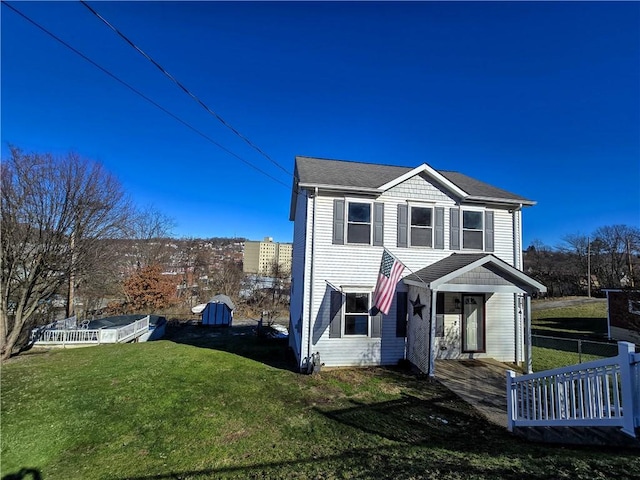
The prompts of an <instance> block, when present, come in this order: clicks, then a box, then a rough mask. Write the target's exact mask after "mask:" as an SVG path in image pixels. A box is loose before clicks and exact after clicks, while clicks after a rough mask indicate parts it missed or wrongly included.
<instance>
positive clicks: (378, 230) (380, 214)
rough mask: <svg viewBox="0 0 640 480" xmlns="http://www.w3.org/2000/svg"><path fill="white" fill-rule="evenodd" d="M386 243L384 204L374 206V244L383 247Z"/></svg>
mask: <svg viewBox="0 0 640 480" xmlns="http://www.w3.org/2000/svg"><path fill="white" fill-rule="evenodd" d="M383 242H384V203H374V204H373V244H374V245H377V246H382V245H383Z"/></svg>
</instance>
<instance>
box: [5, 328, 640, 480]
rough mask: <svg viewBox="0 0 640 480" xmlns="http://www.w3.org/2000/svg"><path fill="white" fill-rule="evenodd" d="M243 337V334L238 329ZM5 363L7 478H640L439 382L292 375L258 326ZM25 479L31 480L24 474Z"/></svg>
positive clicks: (611, 453)
mask: <svg viewBox="0 0 640 480" xmlns="http://www.w3.org/2000/svg"><path fill="white" fill-rule="evenodd" d="M232 332H233V334H231V333H232ZM170 338H171V339H170V340H162V341H157V342H150V343H142V344H129V345H104V346H100V347H89V348H82V349H74V350H64V351H51V352H47V353H40V354H30V355H24V356H21V357H18V358H16V359H13V360H11V361H9V362H8V363H6V364H5V365H3V366H2V378H1V400H2V411H1V421H2V432H1V433H2V438H1V447H2V452H1V454H2V463H1V474H2V475H3V476H4V475H7V474H10V473H14V472H17V471H18V470H20V469H21V468H33V469H36V470H38V471H39V472H40V474H41V478H42V480H55V479H65V480H66V479H93V478H96V479H98V478H99V479H136V480H163V479H167V480H169V479H171V480H174V479H198V480H200V479H209V478H211V479H213V478H215V479H218V478H255V479H271V478H285V479H369V478H376V479H377V478H394V479H439V480H440V479H497V478H499V479H522V478H527V479H530V480H542V479H565V478H566V479H571V480H576V479H585V480H586V479H588V480H594V479H609V478H616V479H638V478H640V455H638V451H637V450H628V451H627V450H623V449H619V448H616V449H613V448H612V449H608V448H587V447H566V448H563V447H559V446H546V445H536V444H530V443H527V442H525V441H523V440H519V439H518V438H515V437H513V436H511V435H510V434H509V433H508V432H507V431H506V430H504V429H502V428H499V427H496V426H494V425H492V424H490V423H488V422H487V421H485V420H484V418H483V417H481V416H479V415H478V414H477V413H476V412H475V411H474V410H473V409H471V407H469V406H468V405H467V404H465V403H464V402H462V401H461V400H460V399H458V397H456V396H454V395H453V394H452V393H450V392H449V391H448V390H447V389H445V388H444V387H442V386H441V385H440V384H438V383H435V382H431V381H428V380H426V379H424V378H421V377H417V376H415V375H412V374H409V373H407V372H404V371H400V370H397V369H387V368H368V369H340V370H332V371H329V370H323V371H322V372H321V373H320V374H319V375H314V376H303V375H300V374H296V373H293V372H291V371H290V370H288V369H286V368H283V367H284V366H285V365H286V361H285V360H286V357H285V343H283V341H281V340H271V339H259V338H257V337H255V336H254V335H252V334H251V329H250V328H248V327H244V328H242V327H234V328H233V329H232V330H231V331H228V330H217V331H215V330H207V329H203V328H202V327H181V328H178V329H176V330H175V331H174V333H173V334H171V335H170ZM27 478H29V477H27Z"/></svg>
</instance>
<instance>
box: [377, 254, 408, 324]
mask: <svg viewBox="0 0 640 480" xmlns="http://www.w3.org/2000/svg"><path fill="white" fill-rule="evenodd" d="M403 270H404V265H403V264H402V263H401V262H400V261H399V260H398V259H396V258H395V257H394V256H393V255H391V254H390V253H389V252H387V250H386V249H385V250H384V252H382V262H380V274H379V275H378V283H377V284H376V290H375V292H374V294H373V304H374V305H375V306H376V308H377V309H378V310H380V311H381V312H382V313H384V314H385V315H386V314H387V313H389V307H390V306H391V301H392V300H393V294H394V292H395V291H396V284H397V283H398V280H400V276H401V275H402V272H403Z"/></svg>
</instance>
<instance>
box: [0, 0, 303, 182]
mask: <svg viewBox="0 0 640 480" xmlns="http://www.w3.org/2000/svg"><path fill="white" fill-rule="evenodd" d="M2 4H3V5H6V6H7V7H9V8H10V9H11V10H13V11H14V12H16V13H17V14H18V15H20V16H21V17H22V18H24V19H25V20H27V21H28V22H29V23H31V24H32V25H34V26H35V27H37V28H39V29H40V30H42V31H43V32H44V33H46V34H47V35H49V36H50V37H51V38H53V39H54V40H56V41H58V42H59V43H61V44H62V45H64V46H65V47H67V48H68V49H69V50H71V51H72V52H74V53H75V54H77V55H79V56H80V57H82V58H83V59H84V60H86V61H87V62H89V63H90V64H92V65H93V66H94V67H96V68H98V69H100V70H102V71H103V72H104V73H106V74H107V75H109V76H110V77H111V78H113V79H114V80H116V81H118V82H119V83H121V84H122V85H124V86H125V87H127V88H128V89H129V90H131V91H132V92H134V93H135V94H136V95H139V96H140V97H142V98H144V99H145V100H146V101H147V102H149V103H151V104H152V105H153V106H155V107H157V108H159V109H160V110H162V111H163V112H164V113H166V114H167V115H169V116H170V117H172V118H174V119H175V120H177V121H178V122H180V123H182V124H183V125H184V126H186V127H187V128H189V129H191V130H192V131H194V132H195V133H197V134H198V135H200V136H201V137H203V138H204V139H206V140H208V141H209V142H211V143H212V144H214V145H215V146H216V147H218V148H220V149H221V150H223V151H225V152H226V153H228V154H229V155H231V156H233V157H234V158H236V159H238V160H240V161H241V162H243V163H245V164H246V165H248V166H249V167H251V168H253V169H254V170H256V171H258V172H260V173H262V174H263V175H265V176H267V177H269V178H270V179H271V180H273V181H274V182H277V183H279V184H280V185H283V186H285V187H286V188H290V186H289V185H287V184H286V183H284V182H282V181H280V180H278V179H277V178H275V177H273V176H271V175H270V174H269V173H267V172H265V171H264V170H262V169H260V168H259V167H256V166H255V165H254V164H252V163H251V162H249V161H248V160H245V159H244V158H242V157H240V156H239V155H237V154H236V153H234V152H232V151H231V150H229V149H228V148H226V147H224V146H223V145H221V144H220V143H218V142H216V141H215V140H213V139H212V138H211V137H209V136H208V135H207V134H205V133H203V132H201V131H200V130H198V129H197V128H195V127H194V126H192V125H191V124H189V123H188V122H187V121H185V120H183V119H181V118H180V117H178V116H177V115H175V114H174V113H172V112H170V111H169V110H167V109H166V108H164V107H163V106H162V105H160V104H158V103H157V102H155V101H154V100H152V99H151V98H149V97H147V96H146V95H145V94H144V93H142V92H140V91H139V90H137V89H136V88H135V87H133V86H131V85H130V84H128V83H127V82H125V81H124V80H122V79H120V78H118V77H117V76H116V75H114V74H113V73H111V72H110V71H109V70H107V69H106V68H104V67H102V66H101V65H99V64H98V63H96V62H94V61H93V60H91V59H90V58H89V57H87V56H86V55H85V54H83V53H82V52H80V51H79V50H77V49H75V48H74V47H72V46H71V45H69V44H68V43H67V42H65V41H64V40H62V39H61V38H60V37H58V36H56V35H55V34H54V33H52V32H50V31H49V30H47V29H46V28H45V27H43V26H42V25H40V24H39V23H37V22H36V21H35V20H32V19H31V18H29V17H28V16H27V15H25V14H24V13H22V12H21V11H19V10H18V9H16V8H15V7H14V6H13V5H10V4H9V3H7V2H5V1H4V0H2Z"/></svg>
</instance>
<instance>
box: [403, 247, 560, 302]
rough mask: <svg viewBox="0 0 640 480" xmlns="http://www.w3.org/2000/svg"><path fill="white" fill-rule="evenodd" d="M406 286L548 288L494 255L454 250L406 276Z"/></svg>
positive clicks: (499, 289) (456, 289)
mask: <svg viewBox="0 0 640 480" xmlns="http://www.w3.org/2000/svg"><path fill="white" fill-rule="evenodd" d="M403 281H404V283H405V284H407V285H413V286H417V287H424V288H429V289H431V290H438V291H450V292H515V293H518V292H523V293H529V294H531V293H533V292H540V293H543V292H546V291H547V287H545V286H544V285H542V284H541V283H539V282H538V281H536V280H534V279H533V278H531V277H529V276H528V275H526V274H524V273H523V272H521V271H520V270H518V269H517V268H514V267H512V266H511V265H509V264H508V263H506V262H505V261H504V260H501V259H499V258H498V257H496V256H495V255H492V254H486V253H453V254H451V255H450V256H448V257H446V258H443V259H442V260H440V261H438V262H436V263H434V264H432V265H429V266H427V267H425V268H423V269H421V270H418V271H417V272H415V273H412V274H411V275H408V276H406V277H405V278H404V279H403Z"/></svg>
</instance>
